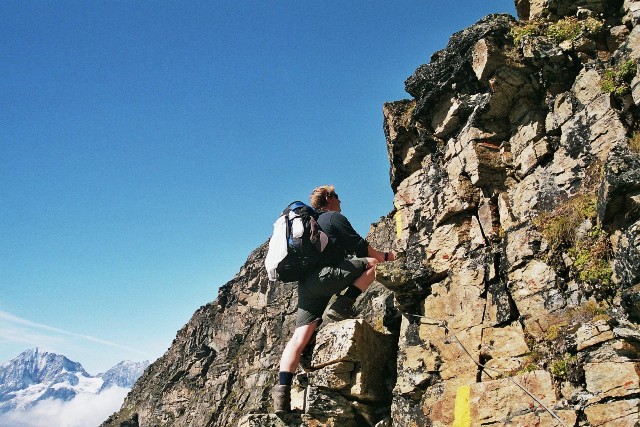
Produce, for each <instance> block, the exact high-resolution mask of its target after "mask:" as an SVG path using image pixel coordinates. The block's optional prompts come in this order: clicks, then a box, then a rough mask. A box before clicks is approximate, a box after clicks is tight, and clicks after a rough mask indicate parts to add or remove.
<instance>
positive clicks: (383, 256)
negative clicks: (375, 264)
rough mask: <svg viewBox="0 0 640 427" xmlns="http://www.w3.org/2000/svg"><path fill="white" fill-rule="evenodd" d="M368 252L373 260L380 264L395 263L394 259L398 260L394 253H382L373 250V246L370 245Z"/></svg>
mask: <svg viewBox="0 0 640 427" xmlns="http://www.w3.org/2000/svg"><path fill="white" fill-rule="evenodd" d="M367 252H368V255H369V256H370V257H371V258H375V259H377V260H378V261H379V262H385V261H393V260H394V259H396V256H395V254H394V253H393V252H380V251H378V250H376V249H374V248H372V247H371V245H369V247H368V248H367Z"/></svg>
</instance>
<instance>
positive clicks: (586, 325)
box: [103, 0, 640, 427]
mask: <svg viewBox="0 0 640 427" xmlns="http://www.w3.org/2000/svg"><path fill="white" fill-rule="evenodd" d="M516 7H517V10H518V15H519V20H516V19H515V18H513V17H511V16H508V15H492V16H488V17H486V18H485V19H483V20H481V21H479V22H478V23H476V24H475V25H473V26H472V27H470V28H468V29H465V30H463V31H461V32H459V33H456V34H454V35H453V36H452V37H451V39H450V42H449V44H448V46H447V47H446V48H445V49H443V50H442V51H439V52H436V53H435V54H434V55H433V57H432V58H431V61H430V63H428V64H426V65H422V66H420V67H419V68H418V69H417V70H416V72H415V73H414V74H413V75H412V76H410V77H409V78H408V79H407V80H406V82H405V83H406V90H407V92H408V93H409V94H410V95H411V99H406V100H401V101H397V102H392V103H388V104H386V105H384V108H383V111H384V132H385V135H386V138H387V149H388V153H389V159H390V163H391V168H390V183H391V187H392V188H393V190H394V193H395V198H394V206H393V207H392V208H391V212H390V213H389V215H388V216H387V217H385V218H382V219H381V220H380V221H379V222H378V223H376V224H374V225H372V228H371V230H370V233H369V236H368V239H369V240H370V241H371V242H373V244H374V246H378V247H381V248H389V249H393V250H395V251H396V252H398V253H400V254H402V255H401V256H400V257H399V259H398V260H396V261H394V262H393V263H387V264H384V265H380V266H379V268H378V281H377V282H376V283H374V285H373V286H372V288H371V289H370V290H368V291H367V292H366V293H365V294H364V295H363V296H362V297H361V298H360V299H359V301H358V306H359V309H360V312H361V313H362V316H361V318H360V319H356V320H349V321H344V322H339V323H325V324H323V326H322V328H321V329H320V331H319V333H318V336H317V338H316V343H315V346H314V348H310V349H309V351H308V352H307V353H306V354H305V355H304V356H305V357H304V361H303V362H304V363H303V367H304V369H300V371H299V372H298V375H297V377H296V382H295V384H296V387H295V388H296V393H295V395H294V406H295V407H296V408H297V411H296V412H295V413H293V414H291V415H288V416H285V417H284V418H282V419H279V418H277V417H276V416H275V415H270V414H269V406H270V399H269V391H270V388H271V386H272V385H273V384H275V382H276V371H277V364H278V360H279V356H280V353H281V351H282V348H283V346H284V343H285V341H286V339H287V338H288V336H289V335H290V333H291V332H292V329H293V327H294V318H295V299H296V288H295V285H294V284H292V283H285V284H282V283H277V284H272V283H269V281H268V279H267V277H266V273H265V271H264V268H263V265H262V262H263V259H264V256H265V252H266V245H263V246H261V247H259V248H258V249H256V250H255V251H254V252H253V253H252V254H251V255H250V256H249V258H248V260H247V262H246V264H245V265H244V266H243V267H242V269H241V270H240V272H239V273H238V275H237V276H236V277H235V278H234V279H233V280H232V281H230V282H229V283H227V284H225V285H224V286H222V287H221V288H220V292H219V295H218V298H217V299H216V301H214V302H213V303H210V304H207V305H205V306H203V307H201V308H200V309H199V310H198V311H197V312H196V313H195V314H194V315H193V317H192V319H191V320H190V321H189V323H188V324H187V325H186V326H185V327H184V328H183V329H182V330H180V331H179V332H178V334H177V337H176V339H175V341H174V342H173V344H172V346H171V348H170V349H169V350H168V351H167V353H166V354H165V355H164V356H163V357H162V358H160V359H159V360H158V361H156V362H155V363H154V364H153V365H152V366H150V367H149V368H148V369H147V370H146V372H145V374H144V375H143V376H142V377H141V378H140V380H139V381H138V382H137V383H136V385H135V386H134V388H133V390H132V391H131V393H130V394H129V396H128V397H127V399H126V401H125V403H124V405H123V407H122V409H121V410H120V412H118V413H117V414H114V416H112V417H111V418H110V419H109V420H108V421H106V422H105V423H104V424H103V426H137V425H140V426H237V425H239V426H245V427H249V426H255V427H258V426H287V425H296V426H299V425H306V426H391V425H393V426H469V425H478V426H479V425H514V426H515V425H544V426H547V425H549V426H551V425H563V426H637V425H638V424H640V414H639V409H638V408H639V406H640V327H639V325H640V293H639V291H640V133H638V130H639V129H640V122H639V121H638V118H639V117H640V110H639V109H638V106H640V77H638V59H639V58H640V25H638V24H639V23H640V1H631V0H624V1H622V0H618V1H616V0H609V1H605V0H578V1H568V0H517V1H516ZM389 242H392V243H391V247H389Z"/></svg>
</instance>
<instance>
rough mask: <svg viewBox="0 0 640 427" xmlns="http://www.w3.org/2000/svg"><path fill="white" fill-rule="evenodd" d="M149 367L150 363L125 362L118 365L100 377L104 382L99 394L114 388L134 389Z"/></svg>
mask: <svg viewBox="0 0 640 427" xmlns="http://www.w3.org/2000/svg"><path fill="white" fill-rule="evenodd" d="M147 366H149V362H148V361H144V362H131V361H129V360H125V361H123V362H120V363H118V364H117V365H116V366H114V367H113V368H111V369H109V370H108V371H107V372H105V373H104V374H99V375H98V376H99V377H101V378H102V380H103V383H102V385H101V386H100V390H98V393H100V392H101V391H103V390H106V389H108V388H109V387H113V386H118V387H123V388H131V387H133V385H134V384H135V382H136V381H137V380H138V378H140V375H142V373H143V372H144V370H145V369H147Z"/></svg>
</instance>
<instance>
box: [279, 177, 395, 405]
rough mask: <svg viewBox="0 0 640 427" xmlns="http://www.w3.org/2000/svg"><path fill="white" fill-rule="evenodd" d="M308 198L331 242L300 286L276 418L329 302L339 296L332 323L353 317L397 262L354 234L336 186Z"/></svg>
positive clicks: (332, 310) (330, 312)
mask: <svg viewBox="0 0 640 427" xmlns="http://www.w3.org/2000/svg"><path fill="white" fill-rule="evenodd" d="M309 199H310V201H311V206H313V208H314V209H316V210H317V211H319V212H321V213H320V216H319V217H318V225H319V226H320V228H321V229H322V231H324V232H325V233H326V235H327V236H328V238H329V243H328V245H327V247H326V248H325V250H324V251H323V252H322V256H321V260H320V267H318V268H316V269H315V270H313V271H311V272H310V273H309V274H307V275H305V277H304V278H303V279H302V280H300V281H299V282H298V313H297V317H296V329H295V331H294V333H293V336H292V337H291V338H290V339H289V341H288V342H287V345H286V346H285V348H284V351H283V353H282V357H281V359H280V373H279V385H277V386H275V387H274V389H273V391H272V397H273V404H274V410H275V413H276V414H281V413H285V412H289V411H290V410H291V384H292V382H293V376H294V374H295V372H296V370H297V368H298V364H299V362H300V356H301V354H302V351H303V350H304V348H305V346H306V345H307V344H308V343H309V341H310V340H311V338H312V337H313V334H314V333H315V331H316V329H317V328H318V327H319V326H320V323H321V322H322V314H323V312H324V310H325V308H326V307H327V305H328V303H329V300H330V299H331V297H332V296H333V295H334V294H336V295H337V298H336V300H335V302H334V303H333V304H332V305H331V307H329V309H328V311H327V318H328V319H331V320H334V321H339V320H344V319H350V318H353V317H355V311H354V303H355V300H356V298H357V297H358V295H360V294H361V293H362V292H363V291H365V290H366V289H367V288H368V287H369V286H370V285H371V284H372V283H373V281H374V279H375V274H376V269H375V266H376V264H377V263H378V262H384V261H393V260H394V258H395V255H394V254H393V253H392V252H380V251H378V250H376V249H374V248H372V247H371V246H370V245H369V243H368V242H367V241H366V240H365V239H363V238H362V237H361V236H360V235H359V234H358V233H357V232H356V231H355V230H354V229H353V227H352V226H351V223H350V222H349V220H348V219H347V218H346V217H345V216H344V215H342V214H341V213H340V212H341V209H340V204H341V201H340V199H339V198H338V194H337V193H336V192H335V189H334V187H333V186H328V185H325V186H321V187H318V188H316V189H315V190H313V192H312V193H311V196H310V197H309ZM353 255H355V257H353ZM342 291H345V292H344V293H342Z"/></svg>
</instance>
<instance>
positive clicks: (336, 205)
mask: <svg viewBox="0 0 640 427" xmlns="http://www.w3.org/2000/svg"><path fill="white" fill-rule="evenodd" d="M340 203H341V202H340V199H339V198H338V194H337V193H333V194H332V195H331V196H329V198H328V199H327V210H329V211H334V212H341V211H342V209H340Z"/></svg>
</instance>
